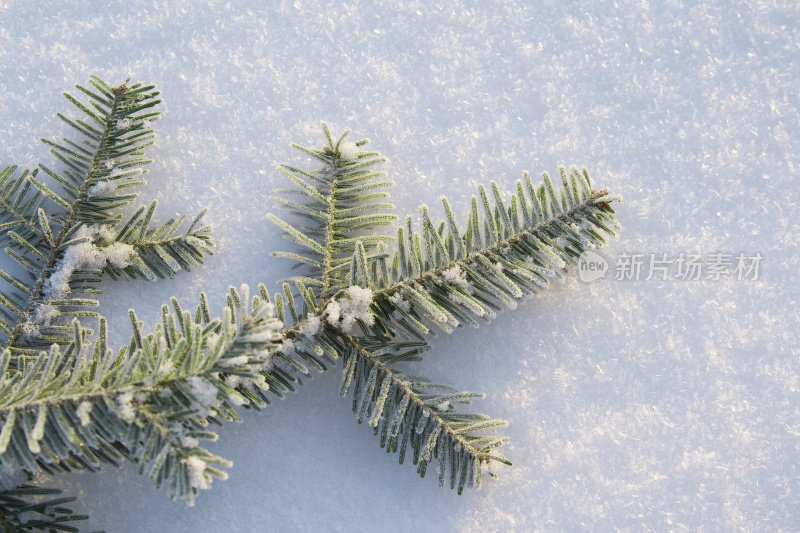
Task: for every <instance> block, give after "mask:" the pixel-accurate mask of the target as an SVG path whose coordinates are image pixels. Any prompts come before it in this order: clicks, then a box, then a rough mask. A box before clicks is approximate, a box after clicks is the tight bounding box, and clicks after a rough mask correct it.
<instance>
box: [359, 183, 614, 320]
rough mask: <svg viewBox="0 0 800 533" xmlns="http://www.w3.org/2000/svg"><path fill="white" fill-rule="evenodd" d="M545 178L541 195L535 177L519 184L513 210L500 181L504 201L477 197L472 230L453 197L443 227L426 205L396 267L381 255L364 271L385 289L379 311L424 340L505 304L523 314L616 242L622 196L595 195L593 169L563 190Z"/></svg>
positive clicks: (401, 245)
mask: <svg viewBox="0 0 800 533" xmlns="http://www.w3.org/2000/svg"><path fill="white" fill-rule="evenodd" d="M544 176H545V178H544V182H543V183H542V184H541V185H540V186H539V187H536V188H535V187H533V185H532V183H531V181H530V177H529V176H527V174H526V177H525V179H526V182H527V184H528V188H527V190H526V189H525V188H524V185H523V183H522V182H521V181H519V182H517V192H518V194H517V195H513V196H512V197H511V202H510V204H511V205H510V206H509V207H506V206H505V205H504V202H503V200H502V195H501V193H500V191H499V189H498V188H497V186H496V184H494V183H492V185H491V188H492V192H493V197H494V202H492V201H491V200H490V199H489V197H488V195H487V194H486V190H485V189H484V188H483V187H481V188H480V190H479V192H480V197H481V201H480V202H479V201H478V198H477V197H475V196H473V199H472V210H471V212H470V215H469V217H468V221H467V225H466V228H465V229H464V230H463V231H460V230H459V226H458V224H457V223H456V221H455V220H454V216H453V213H452V210H451V209H450V206H449V203H448V202H447V199H446V198H444V199H443V200H442V201H443V205H444V210H445V213H446V215H447V220H446V223H444V222H443V223H442V224H439V225H438V229H437V226H436V225H435V224H434V223H433V222H432V221H431V220H430V218H429V216H428V211H427V208H425V207H424V206H423V207H422V209H421V216H422V227H421V230H420V231H419V232H417V231H416V230H415V229H414V228H413V226H412V224H411V219H410V218H409V219H408V221H407V224H406V226H405V228H403V227H401V228H398V230H397V231H398V239H397V242H398V250H397V251H396V252H395V254H394V256H393V258H392V263H391V265H392V267H391V268H390V267H389V263H388V262H389V257H388V255H386V254H384V255H382V256H380V257H376V259H375V260H376V261H377V262H378V265H377V266H376V267H375V268H374V269H373V270H370V271H365V272H363V273H362V274H359V275H361V276H362V277H364V278H365V279H368V282H369V286H371V287H373V288H374V289H375V291H376V292H375V300H376V305H377V307H378V309H380V311H379V312H380V313H381V314H385V315H393V316H395V317H400V318H399V319H397V320H394V322H395V323H396V324H397V325H398V327H399V328H400V329H401V330H402V331H405V332H406V333H411V334H414V335H421V334H424V333H428V331H429V328H428V326H427V325H426V324H435V325H436V326H437V327H438V328H439V329H442V330H444V331H447V332H449V331H452V329H453V328H454V327H457V326H459V325H460V324H464V323H466V324H470V325H473V326H477V325H478V323H477V322H476V321H475V320H474V318H473V317H475V318H482V319H484V320H489V319H491V318H493V317H494V316H496V314H497V311H499V310H500V309H501V308H502V306H507V307H514V306H515V305H516V301H517V300H519V299H520V298H523V297H525V296H527V295H530V294H533V293H537V292H540V291H542V290H545V289H546V288H547V287H548V286H549V280H550V279H551V278H554V277H561V276H563V274H564V273H565V272H566V270H567V268H568V267H570V266H572V265H574V264H575V263H576V261H577V258H578V257H579V256H580V254H581V253H583V252H584V251H586V250H588V249H591V248H594V247H596V246H598V245H600V244H602V243H604V242H605V239H606V237H604V234H605V235H615V233H614V231H613V229H612V228H613V227H617V226H618V223H617V221H616V219H615V218H614V216H613V215H614V210H613V208H611V206H610V202H612V201H615V200H618V199H619V198H618V197H617V196H614V195H611V194H610V193H609V192H608V191H606V190H601V191H595V190H593V189H592V186H591V180H590V178H589V174H588V172H587V171H586V170H583V171H579V170H577V169H573V170H572V171H571V173H570V175H569V176H567V175H566V172H565V171H564V170H563V169H562V176H564V184H565V186H564V187H563V188H561V189H559V190H558V191H556V190H555V188H554V187H553V186H552V182H551V181H550V179H549V176H548V175H547V174H545V175H544ZM548 184H549V185H548ZM567 191H569V193H568V192H567ZM556 198H561V199H563V205H559V203H560V201H556V200H555V199H556ZM479 204H480V205H482V207H483V213H482V214H479V212H478V209H477V206H478V205H479ZM354 261H355V260H354ZM355 264H356V263H355V262H354V265H355ZM381 273H382V274H381ZM403 306H409V309H408V310H405V309H403V308H402V307H403Z"/></svg>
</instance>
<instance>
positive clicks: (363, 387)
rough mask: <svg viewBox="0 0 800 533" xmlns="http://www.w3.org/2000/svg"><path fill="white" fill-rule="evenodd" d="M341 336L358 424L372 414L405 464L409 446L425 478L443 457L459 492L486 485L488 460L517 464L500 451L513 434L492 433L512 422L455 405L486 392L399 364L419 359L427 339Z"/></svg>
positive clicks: (345, 386) (346, 383) (442, 472)
mask: <svg viewBox="0 0 800 533" xmlns="http://www.w3.org/2000/svg"><path fill="white" fill-rule="evenodd" d="M341 339H342V341H343V342H344V343H346V344H349V346H350V349H346V348H345V347H344V346H343V347H342V351H344V352H345V353H346V354H347V355H346V357H345V360H344V367H345V370H344V373H343V376H342V386H341V390H340V394H341V395H343V396H344V395H345V394H346V393H347V392H348V390H349V389H350V388H351V385H352V389H353V412H354V413H356V414H357V415H358V423H359V424H360V423H362V422H363V421H364V420H367V419H368V421H369V425H370V426H372V427H373V428H374V431H375V434H376V435H379V436H380V445H381V448H385V449H386V451H387V452H389V453H392V452H396V453H399V457H400V463H401V464H402V463H403V461H404V458H405V455H406V449H407V447H408V446H410V447H411V448H412V450H413V456H412V461H413V464H415V465H417V472H418V473H419V474H420V476H422V477H424V476H425V473H426V470H427V466H428V464H430V463H431V462H432V461H433V460H434V459H438V460H439V485H444V484H445V479H446V478H447V477H448V476H449V486H450V488H451V489H457V490H458V494H461V493H462V491H463V490H464V487H465V486H468V487H472V486H476V485H480V483H481V467H482V466H483V465H485V464H488V463H490V462H491V461H497V462H500V463H503V464H506V465H511V463H510V462H509V461H508V460H507V459H506V458H505V457H503V456H502V455H500V454H499V453H496V452H495V449H496V448H497V447H499V446H501V445H503V444H504V443H505V442H507V441H508V439H507V438H505V437H498V436H494V435H492V434H491V432H493V431H494V429H496V428H498V427H504V426H506V425H508V422H507V421H505V420H493V419H491V418H490V417H488V416H486V415H479V414H472V413H465V412H463V411H457V410H456V409H454V404H459V405H462V406H463V405H468V404H469V403H470V401H471V400H472V399H475V398H483V397H484V395H482V394H476V393H470V392H461V391H458V390H457V389H454V388H452V387H449V386H446V385H441V384H435V383H431V382H429V381H428V380H426V379H423V378H419V377H413V376H409V375H407V374H405V373H403V372H401V371H399V370H397V369H395V368H394V365H395V364H397V363H399V362H403V361H408V360H415V359H417V358H418V354H419V353H420V352H421V351H423V350H425V349H427V348H428V345H427V343H425V342H411V343H408V342H402V341H401V342H398V341H389V340H388V339H385V338H379V337H373V338H359V339H356V338H354V337H351V336H344V337H342V338H341Z"/></svg>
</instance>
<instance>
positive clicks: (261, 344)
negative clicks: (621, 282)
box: [0, 78, 617, 502]
mask: <svg viewBox="0 0 800 533" xmlns="http://www.w3.org/2000/svg"><path fill="white" fill-rule="evenodd" d="M90 84H91V85H92V86H93V87H94V88H95V90H87V89H85V88H81V87H79V89H80V90H81V91H82V92H84V93H85V94H87V95H88V96H89V98H90V101H89V104H88V105H84V104H80V102H77V99H75V98H73V97H68V98H69V99H70V101H71V102H72V103H74V104H75V105H77V106H78V107H79V109H80V110H81V111H82V112H83V113H84V114H85V115H86V116H87V117H88V118H86V119H85V120H77V119H76V120H70V119H66V118H65V119H64V120H66V121H67V123H68V124H69V125H70V126H72V127H73V128H74V129H76V130H77V131H78V132H79V133H80V135H82V136H83V137H84V138H85V139H84V143H83V145H80V144H79V143H76V142H72V141H65V142H64V143H62V144H59V145H56V144H55V143H51V146H53V151H54V154H56V156H57V157H58V158H59V159H60V161H61V162H62V163H63V164H64V165H65V167H66V170H65V171H64V172H63V173H62V174H57V173H55V172H52V171H50V170H48V169H46V168H44V167H43V170H44V172H45V173H46V174H47V175H48V176H50V177H51V178H53V179H55V180H56V181H57V182H58V183H60V184H61V186H62V188H63V191H62V192H61V193H59V194H56V193H55V192H53V190H52V189H51V188H49V187H47V186H44V185H43V182H40V181H39V180H38V178H37V173H36V172H27V171H26V172H23V173H22V175H21V176H19V177H17V178H14V177H13V175H14V173H15V170H14V169H13V168H11V167H10V168H9V169H7V170H6V171H3V173H2V174H0V196H2V198H0V207H3V208H4V210H3V214H2V215H1V216H2V218H0V228H2V229H3V230H4V233H3V239H4V241H3V242H5V243H7V245H8V246H7V252H8V253H9V255H11V257H12V258H13V259H14V260H15V261H16V262H17V263H19V264H20V265H21V266H22V267H23V269H24V270H25V271H27V276H28V279H23V278H21V277H14V276H11V275H9V274H5V273H0V277H2V278H3V280H4V282H5V283H6V285H7V286H8V287H6V290H3V291H0V298H2V300H0V315H2V316H0V318H2V320H3V324H2V325H0V329H2V331H3V332H5V334H6V336H7V342H6V345H5V347H4V348H5V349H4V350H3V351H2V352H1V353H2V355H0V423H1V425H0V467H2V469H4V471H14V470H21V471H23V472H25V473H27V474H28V475H30V474H33V473H36V472H42V471H43V472H55V471H63V470H71V469H75V468H80V469H89V470H93V469H96V468H97V467H98V466H99V465H101V464H102V463H112V464H113V463H116V462H118V461H119V460H121V459H126V460H131V461H133V462H134V463H136V464H138V465H139V469H140V472H141V473H147V474H148V475H149V476H150V477H152V478H154V479H155V481H156V483H157V484H161V483H166V484H168V485H169V493H170V494H171V495H172V496H173V497H181V498H185V499H187V500H188V501H190V502H191V501H193V500H194V497H195V496H196V494H197V492H198V490H200V489H203V488H208V487H209V486H210V484H211V481H212V480H213V479H214V478H215V477H225V473H224V471H223V470H222V467H224V466H226V465H228V464H229V462H228V461H227V460H225V459H223V458H220V457H218V456H216V455H214V454H212V453H210V452H209V451H207V450H206V449H204V448H202V447H201V446H200V442H201V441H205V440H209V439H212V440H213V439H214V438H216V434H215V433H214V432H212V431H210V430H209V423H210V422H217V423H218V422H220V421H222V420H236V419H238V416H237V412H236V408H237V407H238V406H244V407H254V408H261V407H262V406H264V405H266V404H268V403H269V394H274V395H277V396H278V397H281V396H282V395H283V394H285V393H287V392H290V391H293V390H295V389H296V386H297V385H298V384H300V383H302V381H301V378H302V377H303V376H308V375H310V374H311V371H312V370H317V371H324V370H326V369H327V368H328V367H329V366H330V365H332V364H335V363H336V361H337V360H339V359H341V360H342V361H343V367H344V371H343V376H342V383H341V388H340V392H341V394H342V395H347V394H351V395H352V408H353V412H354V413H355V414H356V416H357V419H358V422H359V423H362V422H365V421H366V422H367V423H368V424H369V425H370V426H372V427H373V428H374V432H375V434H376V435H377V436H378V437H379V441H380V444H381V446H382V447H384V448H385V449H386V450H387V451H388V452H390V453H397V454H398V456H399V460H400V462H403V461H404V460H405V458H406V456H407V455H410V456H411V458H412V462H413V463H414V464H416V465H417V471H418V472H419V474H420V475H421V476H424V475H425V473H426V471H427V469H428V466H429V465H430V464H435V463H437V462H438V465H439V481H440V484H448V485H449V486H450V487H451V488H454V489H456V490H457V491H458V492H459V493H461V492H462V491H463V489H464V488H465V487H468V486H473V485H478V484H480V482H481V478H482V470H483V468H484V467H485V466H486V465H487V464H488V463H492V462H500V463H505V464H510V462H509V461H508V460H507V459H505V458H504V457H503V455H502V454H501V453H500V451H499V448H500V447H501V446H502V445H503V444H504V443H505V442H506V441H507V439H506V438H505V437H502V436H498V435H496V434H495V433H494V432H495V430H496V429H498V428H500V427H503V426H505V425H506V421H504V420H497V419H492V418H490V417H488V416H486V415H482V414H477V413H474V412H472V411H470V410H467V409H465V407H466V406H468V405H469V404H470V403H471V402H472V401H473V400H475V399H477V398H481V397H482V395H481V394H476V393H470V392H463V391H460V390H459V389H456V388H453V387H450V386H447V385H443V384H438V383H436V382H434V381H431V380H429V379H427V378H422V377H418V376H413V375H411V374H409V373H408V372H407V371H406V370H405V369H404V365H405V364H406V363H407V362H409V361H417V360H420V359H421V354H422V353H423V352H425V351H427V350H428V349H430V345H429V342H428V338H429V336H430V335H432V334H434V333H435V331H437V330H442V331H446V332H450V331H453V330H454V329H455V328H457V327H459V326H461V325H464V324H469V325H472V326H477V325H479V321H478V319H481V320H483V321H487V320H490V319H492V318H493V317H495V316H496V315H497V312H498V311H499V310H500V309H502V308H503V307H514V306H515V305H516V302H517V301H519V300H520V299H521V298H524V297H525V296H527V295H530V294H532V293H535V292H538V291H541V290H544V289H546V288H547V287H548V284H549V280H550V279H552V278H554V277H558V276H561V275H563V273H564V272H565V271H566V269H567V268H568V267H569V266H570V265H572V264H574V263H575V261H576V259H577V258H578V257H579V256H580V254H581V253H583V252H584V251H585V250H588V249H590V248H593V247H595V246H597V245H600V244H602V243H603V242H604V240H605V239H606V236H608V235H613V234H614V231H613V228H614V227H615V226H616V225H617V223H616V221H615V219H614V216H613V215H614V210H613V209H612V207H611V205H610V204H611V202H613V201H615V200H617V197H615V196H613V195H611V194H609V193H608V192H607V191H605V190H601V191H597V190H595V189H593V187H592V183H591V180H590V178H589V174H588V172H587V171H585V170H577V169H572V170H570V171H569V172H567V171H566V170H564V169H562V170H561V171H560V174H561V187H556V186H555V185H554V184H553V183H552V180H551V179H550V177H549V176H548V175H547V174H545V175H544V178H543V182H542V183H541V184H537V185H535V184H534V183H533V181H532V180H531V178H530V176H528V175H527V174H526V175H525V176H524V179H523V180H520V181H518V182H517V184H516V188H515V190H514V191H512V193H511V195H510V200H508V201H506V200H505V197H504V194H503V193H502V192H501V191H500V189H499V187H498V186H497V185H496V184H495V183H491V184H490V187H489V190H488V191H487V189H485V188H483V187H481V188H479V191H478V195H476V196H475V197H473V199H472V202H471V205H470V210H469V214H468V217H467V221H466V224H464V225H460V224H459V223H458V221H457V219H456V217H455V215H454V213H453V210H452V208H451V207H450V204H449V202H448V201H447V200H446V199H443V200H442V202H443V208H444V212H445V220H443V221H441V222H439V223H438V224H437V223H435V222H434V221H432V220H431V217H430V215H429V212H428V209H427V208H426V207H424V206H423V207H422V208H421V211H420V223H419V225H415V224H414V221H413V220H412V218H411V217H408V218H407V219H406V220H405V222H404V223H403V224H402V225H399V226H398V225H396V216H395V215H394V213H392V212H391V210H392V209H393V206H392V205H391V203H389V193H388V189H389V187H390V186H391V185H392V182H391V181H390V180H388V179H386V177H385V175H384V174H383V173H382V172H380V171H379V170H378V165H379V164H380V163H381V162H382V161H383V158H382V157H381V156H380V154H379V153H377V152H374V151H367V150H366V149H365V146H366V145H367V144H368V141H366V140H359V141H356V142H346V136H347V134H348V133H345V134H344V135H342V136H340V137H334V136H333V135H332V134H331V132H330V130H329V128H328V127H327V126H326V125H323V132H324V134H325V138H326V141H327V146H324V147H323V148H322V149H319V150H318V149H311V148H304V147H300V146H296V147H297V148H298V149H299V150H300V151H302V152H303V153H305V154H307V155H309V156H310V157H311V158H313V159H314V160H315V161H316V162H317V164H318V165H321V168H319V169H317V170H303V169H300V168H296V167H290V166H286V165H284V166H281V168H280V170H281V171H282V172H283V174H285V175H286V176H287V178H288V179H289V180H290V182H291V183H292V184H293V185H294V187H293V188H292V189H289V190H284V191H282V193H281V194H282V195H281V196H278V197H276V200H277V201H278V203H280V204H282V205H283V206H284V207H287V208H289V210H290V212H291V213H292V214H293V215H294V216H295V217H297V218H296V220H295V219H292V220H290V221H286V220H283V219H280V218H278V217H275V216H270V218H271V220H272V221H273V222H274V223H275V224H277V225H278V226H279V227H280V228H282V229H283V231H284V232H285V235H286V237H287V238H288V239H289V240H291V241H293V242H294V243H295V244H296V246H297V247H298V250H297V251H287V252H277V253H276V255H279V256H282V257H285V258H288V259H291V260H293V261H294V262H295V263H296V264H297V265H298V266H300V267H301V268H305V272H303V273H302V274H300V275H297V276H295V277H293V278H292V279H290V280H289V281H288V282H286V283H284V284H283V286H282V288H281V290H280V291H278V292H277V293H275V294H274V295H272V297H270V294H269V291H268V290H267V289H266V287H265V286H264V285H260V286H259V288H258V293H257V295H255V296H253V297H252V298H251V297H250V295H249V293H248V290H247V288H246V287H244V286H243V287H242V289H241V290H238V291H237V290H234V289H231V290H230V291H229V293H228V295H227V304H226V306H225V308H224V311H223V314H222V316H221V317H220V318H211V312H210V310H209V306H208V303H207V299H206V297H205V296H204V295H201V298H200V304H199V305H198V306H197V308H196V309H195V310H194V311H193V312H189V311H188V310H184V309H183V308H182V307H181V306H180V305H179V304H178V303H177V301H176V300H174V299H173V300H172V302H171V307H170V306H166V305H165V306H164V307H163V308H162V319H161V322H160V324H159V325H158V326H156V328H155V330H154V331H153V332H152V333H151V334H149V335H145V333H144V332H143V330H142V324H141V323H140V322H139V320H138V319H137V318H136V315H135V314H134V313H133V312H132V311H131V315H130V317H131V324H132V327H133V334H132V338H131V341H130V342H129V344H128V345H127V346H125V347H123V348H120V349H118V350H113V349H112V348H111V347H110V346H108V342H107V337H108V335H107V331H106V327H107V326H106V321H105V319H103V318H102V317H98V323H99V327H98V331H97V334H96V338H95V339H94V340H93V341H92V342H89V341H88V340H87V337H86V327H85V325H83V324H81V322H80V321H79V320H77V319H76V318H79V317H81V316H84V315H86V314H88V312H87V308H88V307H89V306H90V305H95V302H94V300H92V299H91V298H90V297H83V296H87V295H89V296H90V295H91V294H92V293H93V292H92V291H93V290H94V289H88V288H87V285H88V284H89V283H93V282H95V281H98V280H99V277H100V275H101V274H103V273H106V274H108V275H109V276H110V277H112V278H126V279H132V278H143V279H154V278H158V277H163V276H170V275H172V274H174V273H175V272H176V271H177V270H179V269H186V268H189V267H191V266H194V265H196V264H197V263H199V262H200V261H201V260H202V258H203V257H204V255H205V254H207V253H208V252H209V250H208V247H209V246H210V245H211V244H210V240H209V239H208V235H207V231H208V229H207V228H206V227H201V226H200V217H201V216H202V213H201V214H200V215H198V216H197V217H196V218H195V219H194V221H193V222H192V223H191V224H190V225H189V228H188V229H187V230H181V229H180V228H181V227H182V223H183V220H182V219H178V220H170V221H168V222H166V223H164V224H162V225H160V226H158V227H156V226H154V225H153V224H152V218H153V212H154V209H155V204H154V203H153V204H150V206H148V207H141V208H139V209H138V210H137V211H135V212H134V214H133V215H131V216H130V217H128V218H127V219H125V220H123V218H122V217H120V216H119V215H118V214H117V213H116V212H115V211H113V209H114V208H118V207H120V206H122V205H124V204H125V203H129V202H130V201H132V200H133V199H134V198H135V194H133V193H131V192H130V191H129V189H130V188H131V187H132V186H133V185H138V184H139V183H140V178H139V177H137V176H139V175H140V172H139V171H138V170H134V169H138V168H140V165H142V164H144V163H145V162H146V161H145V160H144V158H143V152H142V149H143V148H144V147H145V146H146V144H147V143H149V142H150V140H149V139H150V137H149V136H150V135H151V132H150V130H147V129H146V127H145V126H146V121H148V120H150V119H152V118H155V112H154V111H153V110H152V108H153V106H154V105H155V103H157V101H156V100H154V98H155V95H156V94H157V92H156V91H154V90H153V88H152V86H147V87H143V86H140V85H131V86H130V87H129V86H127V85H126V84H123V85H122V86H120V87H118V88H111V87H110V86H108V85H107V84H105V83H104V82H101V81H100V80H98V79H95V78H93V79H92V80H91V81H90ZM129 93H131V94H130V95H129ZM126 121H128V122H126ZM87 152H88V153H87ZM109 163H110V164H109ZM104 168H107V169H108V170H109V172H105V171H104V170H103V169H104ZM114 168H117V169H119V174H115V173H113V170H112V169H114ZM137 180H139V181H137ZM109 182H110V183H111V185H110V186H109V185H106V184H107V183H109ZM70 187H71V188H70ZM96 187H100V189H97V188H96ZM101 189H102V192H103V194H95V193H97V192H98V191H100V190H101ZM98 198H102V200H97V199H98ZM48 210H49V211H48ZM390 226H394V232H393V234H394V235H396V239H395V238H394V236H393V235H391V234H388V233H387V234H383V233H380V231H381V230H383V229H385V228H387V227H390ZM114 250H116V251H119V250H122V251H124V252H125V260H124V261H117V260H116V255H115V254H114V253H113V252H114ZM77 252H81V253H83V252H87V253H89V252H91V253H95V254H97V253H99V254H100V257H101V258H102V259H103V261H101V262H100V263H98V264H93V265H90V266H86V265H83V264H81V263H75V264H77V265H78V266H75V267H74V268H72V269H71V270H68V271H67V275H66V278H67V280H66V282H65V283H66V285H65V286H64V288H63V294H61V295H59V296H60V297H59V298H53V297H52V296H53V291H54V290H55V289H54V287H56V286H60V285H56V284H54V282H53V281H52V278H53V277H57V275H58V274H59V272H62V270H61V265H62V263H63V262H67V261H68V260H69V261H71V260H72V259H70V258H71V257H72V256H73V255H74V254H75V253H77ZM73 266H74V264H73ZM67 296H68V297H67ZM76 296H81V297H76ZM44 306H53V307H54V309H55V311H54V313H53V316H52V317H50V319H49V320H48V321H44V322H46V323H35V322H36V321H38V320H41V317H38V315H37V312H38V311H39V310H41V309H44ZM47 310H48V312H50V311H49V308H47ZM67 318H70V319H71V322H67ZM54 319H57V320H54ZM29 322H34V324H33V325H34V326H37V327H36V328H32V327H31V326H25V324H27V323H29ZM48 328H49V329H48ZM22 333H25V335H24V336H23V335H21V334H22Z"/></svg>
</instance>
